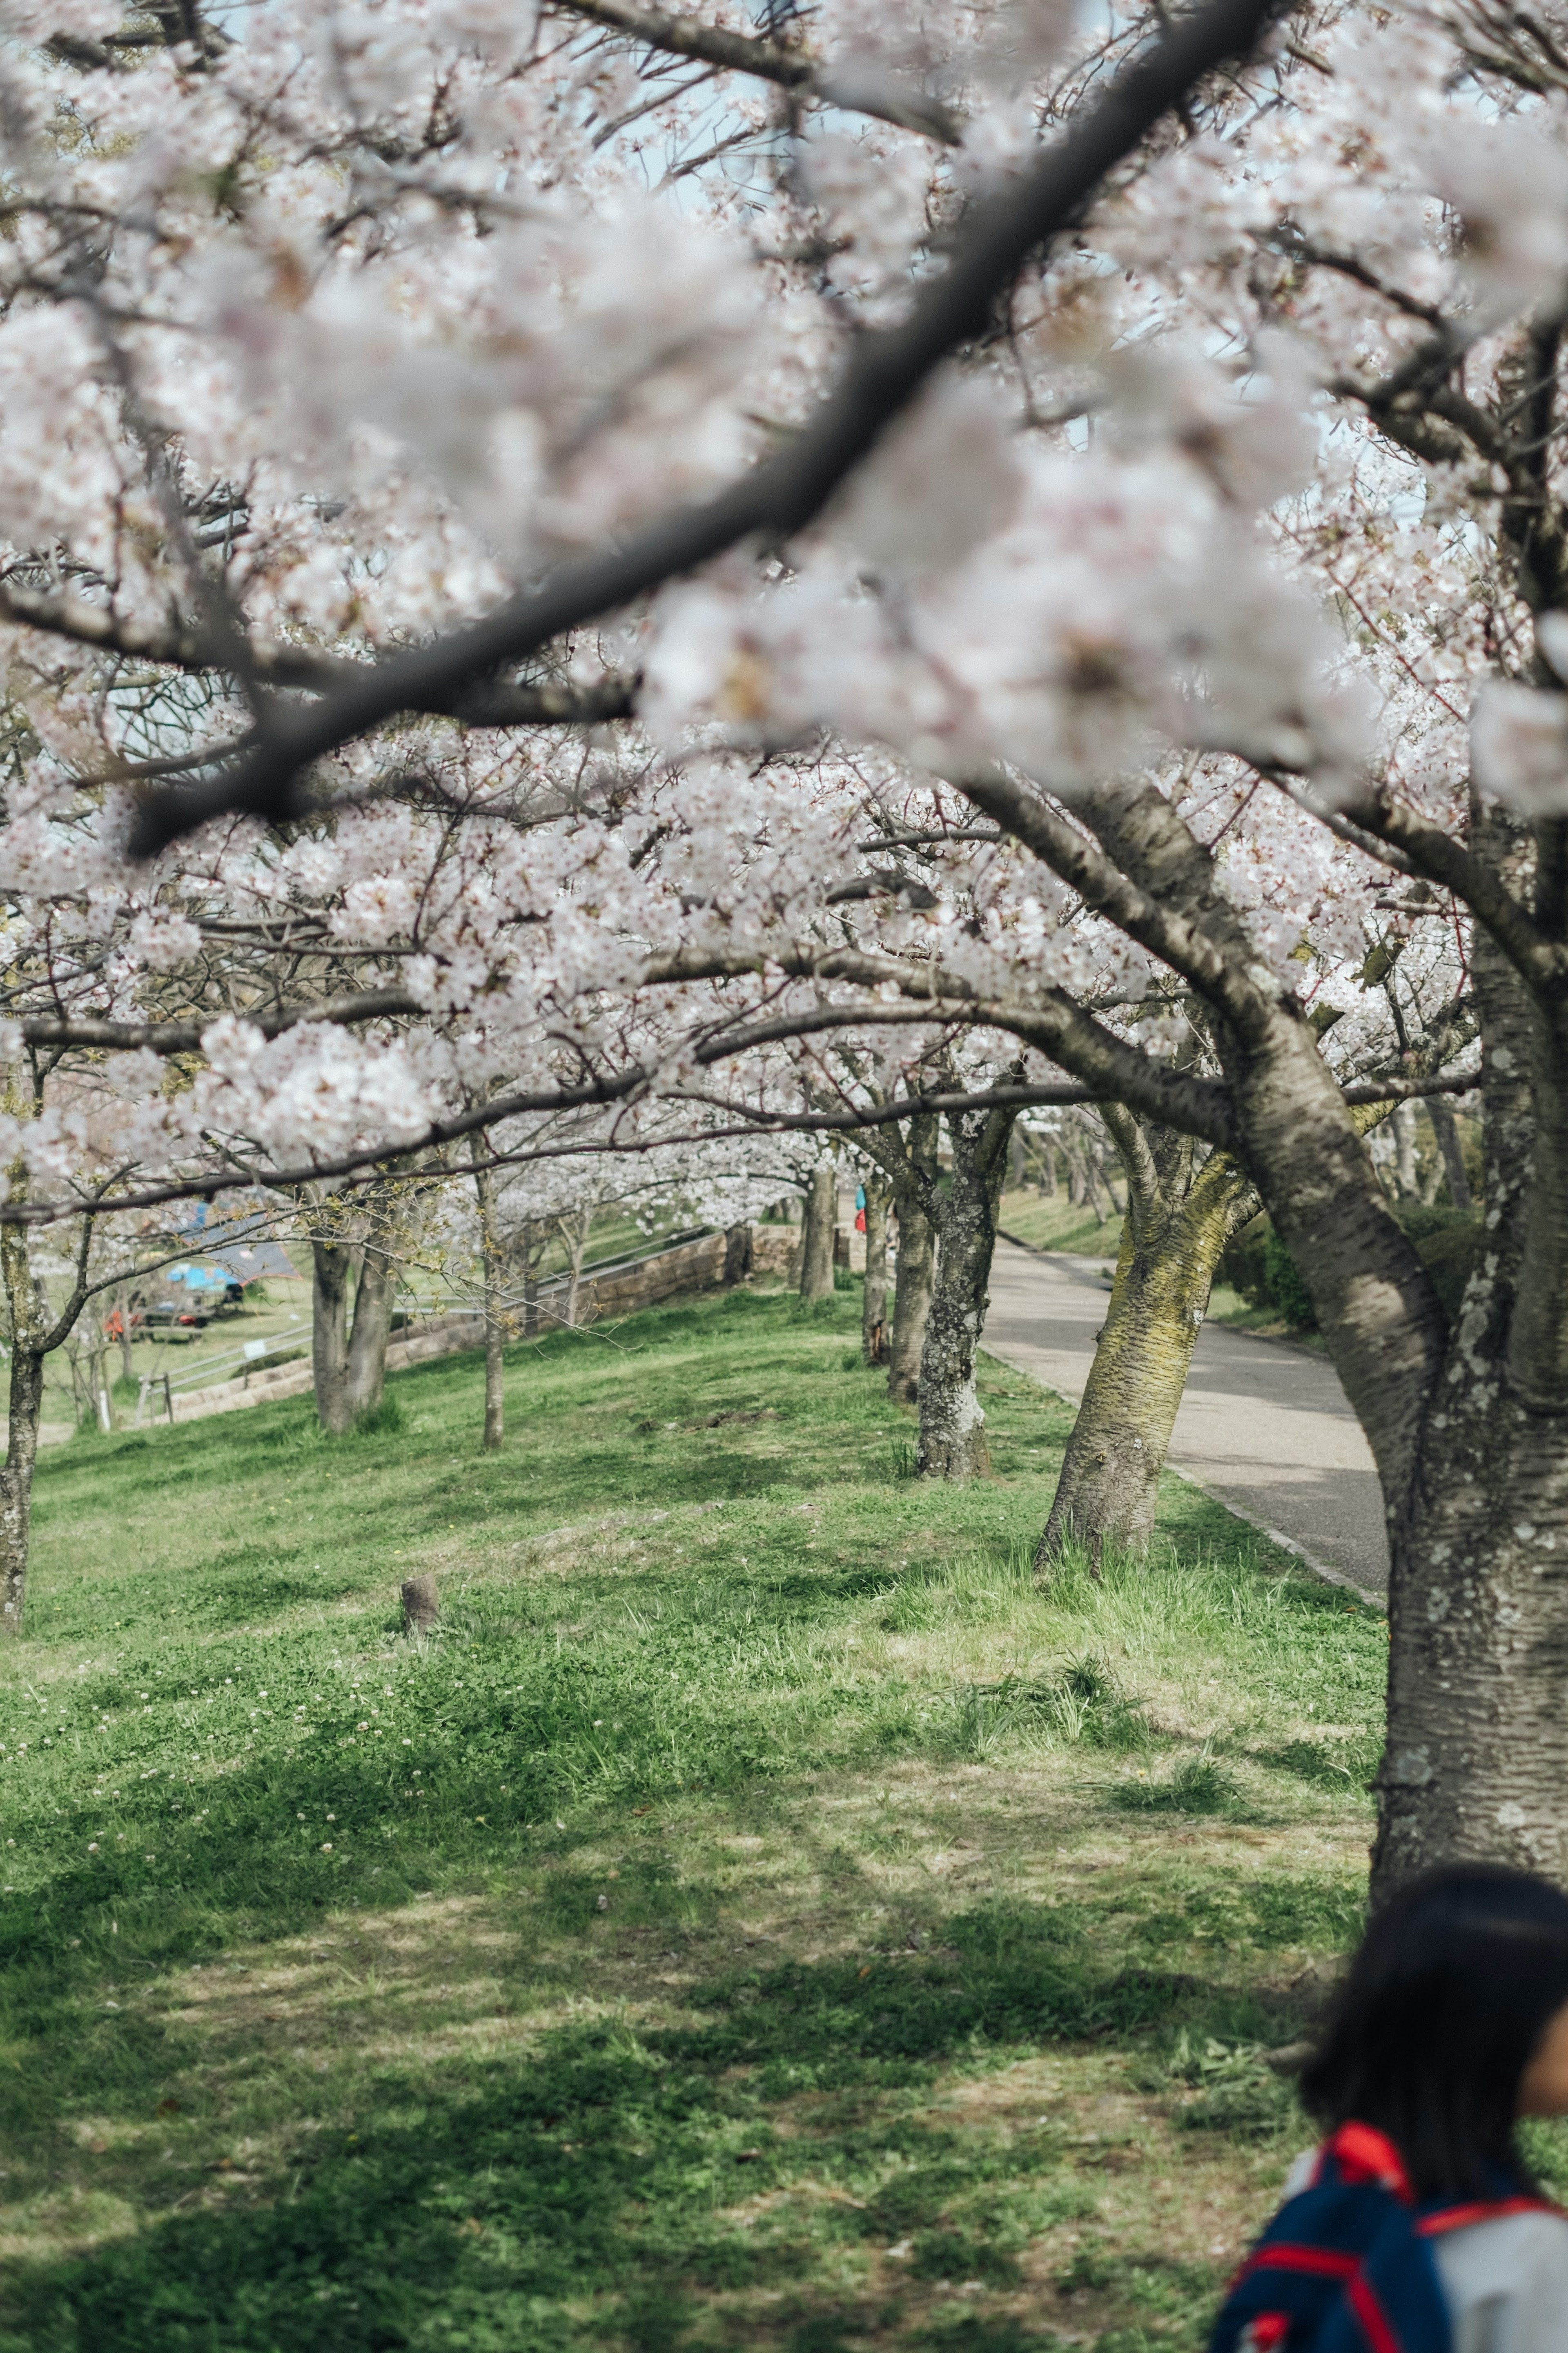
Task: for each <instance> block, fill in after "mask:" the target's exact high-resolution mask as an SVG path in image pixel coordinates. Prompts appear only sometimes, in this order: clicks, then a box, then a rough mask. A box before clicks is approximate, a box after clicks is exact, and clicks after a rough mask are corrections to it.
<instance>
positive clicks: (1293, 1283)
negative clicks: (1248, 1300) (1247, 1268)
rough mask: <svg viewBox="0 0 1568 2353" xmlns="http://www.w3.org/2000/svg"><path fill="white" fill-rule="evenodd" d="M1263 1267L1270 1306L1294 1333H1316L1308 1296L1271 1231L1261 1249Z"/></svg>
mask: <svg viewBox="0 0 1568 2353" xmlns="http://www.w3.org/2000/svg"><path fill="white" fill-rule="evenodd" d="M1263 1266H1264V1273H1265V1276H1266V1279H1267V1282H1268V1300H1269V1303H1270V1305H1272V1306H1274V1307H1277V1308H1278V1309H1279V1313H1280V1314H1281V1315H1282V1316H1283V1317H1284V1318H1285V1321H1286V1323H1287V1324H1289V1326H1290V1329H1291V1330H1292V1331H1293V1332H1315V1331H1316V1330H1317V1328H1318V1311H1317V1309H1316V1308H1315V1307H1314V1306H1313V1304H1312V1300H1311V1294H1310V1292H1309V1291H1308V1289H1307V1286H1306V1284H1305V1283H1304V1282H1302V1280H1301V1277H1300V1273H1299V1272H1298V1271H1297V1266H1296V1261H1295V1260H1294V1259H1293V1258H1292V1257H1291V1255H1290V1253H1289V1250H1287V1249H1286V1247H1285V1245H1284V1243H1283V1242H1282V1241H1281V1240H1280V1239H1279V1235H1278V1234H1277V1233H1275V1232H1274V1230H1273V1229H1272V1228H1270V1229H1269V1232H1268V1240H1267V1241H1266V1242H1265V1243H1264V1245H1263Z"/></svg>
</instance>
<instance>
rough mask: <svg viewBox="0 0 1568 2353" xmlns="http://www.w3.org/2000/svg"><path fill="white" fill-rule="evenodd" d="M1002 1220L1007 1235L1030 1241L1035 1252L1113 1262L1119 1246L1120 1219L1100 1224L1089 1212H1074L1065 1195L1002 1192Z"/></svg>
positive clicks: (1060, 1193)
mask: <svg viewBox="0 0 1568 2353" xmlns="http://www.w3.org/2000/svg"><path fill="white" fill-rule="evenodd" d="M1001 1219H1002V1223H1003V1225H1004V1226H1005V1228H1006V1229H1007V1231H1008V1232H1009V1233H1010V1234H1013V1235H1016V1238H1017V1240H1019V1241H1021V1242H1032V1243H1033V1244H1034V1246H1035V1248H1036V1249H1037V1250H1068V1251H1070V1252H1071V1253H1072V1254H1073V1255H1074V1256H1075V1257H1079V1258H1109V1259H1113V1258H1114V1257H1115V1256H1116V1253H1117V1251H1118V1250H1120V1249H1121V1218H1120V1216H1116V1217H1113V1218H1111V1219H1109V1220H1108V1221H1107V1222H1106V1223H1105V1224H1103V1225H1102V1224H1101V1223H1100V1219H1099V1218H1097V1217H1096V1216H1095V1214H1094V1212H1093V1210H1092V1209H1075V1208H1074V1207H1073V1205H1072V1203H1071V1202H1070V1201H1069V1200H1068V1197H1067V1195H1066V1193H1065V1192H1059V1193H1036V1192H1034V1191H1033V1190H1029V1189H1026V1190H1024V1191H1021V1192H1017V1193H1004V1195H1003V1196H1002V1212H1001Z"/></svg>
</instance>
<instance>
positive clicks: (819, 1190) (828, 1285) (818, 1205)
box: [800, 1161, 838, 1299]
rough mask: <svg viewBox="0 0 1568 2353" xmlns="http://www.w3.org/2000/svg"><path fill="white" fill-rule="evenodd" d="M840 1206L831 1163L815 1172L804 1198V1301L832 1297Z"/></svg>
mask: <svg viewBox="0 0 1568 2353" xmlns="http://www.w3.org/2000/svg"><path fill="white" fill-rule="evenodd" d="M837 1204H838V1179H837V1171H836V1170H835V1168H834V1166H833V1164H832V1163H831V1161H825V1162H824V1163H823V1164H822V1165H821V1166H819V1167H816V1168H814V1169H813V1170H812V1172H811V1184H810V1187H809V1189H808V1190H807V1193H806V1197H805V1240H804V1241H803V1243H802V1245H801V1253H800V1295H801V1297H802V1298H803V1299H831V1298H832V1296H833V1229H834V1225H835V1223H836V1221H837Z"/></svg>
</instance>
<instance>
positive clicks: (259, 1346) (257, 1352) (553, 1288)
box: [0, 1226, 721, 1429]
mask: <svg viewBox="0 0 1568 2353" xmlns="http://www.w3.org/2000/svg"><path fill="white" fill-rule="evenodd" d="M720 1230H721V1229H720V1228H719V1227H717V1226H693V1227H690V1228H689V1229H688V1230H686V1231H685V1232H682V1233H679V1234H671V1235H668V1236H667V1237H666V1238H665V1240H662V1241H657V1242H651V1243H650V1244H649V1245H648V1247H647V1250H632V1251H628V1252H625V1253H623V1255H622V1256H620V1257H619V1258H607V1259H595V1261H593V1262H592V1263H591V1264H587V1265H584V1266H583V1267H582V1268H581V1269H580V1270H579V1272H578V1277H577V1280H578V1282H580V1283H588V1282H595V1281H597V1280H598V1279H599V1278H600V1277H601V1276H604V1275H606V1274H624V1273H626V1272H627V1271H629V1270H630V1269H631V1268H633V1267H637V1266H646V1265H647V1264H648V1263H649V1261H651V1260H653V1259H656V1258H663V1257H665V1256H666V1255H667V1254H668V1252H669V1251H670V1250H684V1249H685V1248H686V1247H687V1246H688V1244H689V1243H691V1242H700V1241H706V1240H708V1239H709V1238H710V1236H711V1235H713V1234H716V1233H718V1232H720ZM571 1284H572V1276H571V1272H570V1271H569V1270H567V1271H563V1272H561V1273H559V1274H552V1275H547V1276H545V1277H544V1279H543V1280H542V1282H539V1283H538V1284H536V1285H535V1287H534V1291H533V1299H534V1303H535V1304H536V1305H538V1306H544V1303H545V1302H546V1301H547V1300H548V1299H549V1298H551V1297H553V1296H559V1294H560V1293H562V1292H563V1291H567V1290H570V1288H571ZM528 1295H529V1294H528V1293H527V1291H526V1290H522V1291H509V1292H503V1293H501V1294H500V1298H499V1300H498V1302H497V1304H498V1305H499V1306H500V1307H502V1308H509V1309H510V1308H521V1307H523V1306H525V1305H526V1304H527V1303H528ZM408 1296H409V1297H410V1298H411V1299H412V1300H413V1301H414V1302H415V1305H414V1308H413V1310H412V1312H410V1310H408V1309H399V1310H397V1313H398V1314H401V1315H403V1316H404V1318H405V1324H404V1332H405V1333H406V1332H407V1331H408V1330H409V1327H410V1326H416V1325H418V1324H421V1323H424V1322H427V1321H430V1322H433V1321H434V1320H435V1319H436V1318H437V1316H439V1315H444V1314H448V1313H449V1312H450V1311H451V1310H452V1309H453V1308H458V1309H461V1310H465V1311H466V1312H467V1313H468V1314H482V1312H483V1306H482V1302H481V1301H480V1300H479V1299H478V1298H477V1297H476V1296H475V1294H474V1293H473V1292H471V1291H455V1290H452V1289H450V1288H448V1287H443V1288H442V1289H439V1290H437V1291H434V1292H426V1293H424V1294H423V1296H421V1295H420V1294H418V1293H409V1294H408ZM545 1312H546V1314H548V1312H549V1311H548V1309H547V1308H546V1310H545ZM550 1320H551V1321H552V1322H559V1321H560V1318H559V1317H555V1316H552V1317H551V1318H550ZM309 1330H310V1324H309V1323H308V1322H307V1320H306V1318H305V1317H304V1316H302V1315H295V1316H292V1317H290V1319H289V1324H287V1325H286V1326H285V1328H284V1329H283V1330H282V1331H281V1332H274V1333H271V1334H270V1335H268V1337H267V1338H266V1339H261V1340H246V1341H243V1342H242V1343H241V1345H239V1346H238V1347H237V1348H226V1349H225V1350H223V1351H222V1353H221V1354H219V1355H217V1356H204V1357H202V1358H201V1360H200V1361H199V1363H196V1364H193V1365H192V1366H190V1368H189V1369H188V1371H185V1372H183V1373H178V1374H174V1373H145V1374H143V1375H142V1382H141V1388H140V1391H139V1393H138V1396H137V1399H136V1417H135V1420H134V1421H133V1422H132V1428H133V1429H137V1428H140V1426H141V1422H142V1415H143V1413H144V1412H145V1411H146V1409H147V1403H148V1400H149V1398H158V1397H162V1398H163V1408H164V1410H165V1412H166V1413H167V1415H168V1418H169V1419H170V1420H171V1421H173V1420H174V1399H175V1398H176V1397H179V1396H181V1395H183V1394H184V1393H186V1392H187V1391H191V1390H195V1389H203V1388H215V1387H216V1386H217V1385H218V1384H219V1383H220V1382H222V1381H223V1380H224V1379H225V1378H226V1377H232V1376H233V1375H234V1374H235V1373H237V1372H239V1371H241V1370H242V1369H248V1368H249V1367H250V1366H252V1365H258V1364H260V1363H262V1362H264V1361H265V1359H266V1358H267V1357H268V1356H269V1355H272V1354H273V1353H275V1352H277V1351H279V1350H281V1349H284V1348H292V1347H297V1346H298V1345H300V1341H301V1339H302V1338H303V1337H304V1336H305V1335H306V1334H307V1333H308V1332H309ZM398 1336H401V1335H398V1334H395V1335H394V1337H398ZM4 1353H5V1352H4V1350H3V1349H0V1355H3V1354H4Z"/></svg>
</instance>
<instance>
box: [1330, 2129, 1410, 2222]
mask: <svg viewBox="0 0 1568 2353" xmlns="http://www.w3.org/2000/svg"><path fill="white" fill-rule="evenodd" d="M1327 2158H1332V2159H1333V2161H1334V2163H1335V2165H1336V2166H1337V2167H1338V2168H1339V2171H1340V2178H1341V2179H1342V2181H1344V2182H1345V2183H1347V2184H1348V2185H1350V2186H1352V2187H1354V2186H1356V2185H1359V2184H1360V2183H1362V2182H1370V2183H1373V2185H1375V2187H1376V2188H1377V2189H1386V2190H1388V2191H1389V2192H1390V2194H1391V2195H1392V2196H1393V2197H1395V2198H1397V2199H1398V2200H1399V2202H1400V2204H1401V2205H1402V2206H1414V2205H1415V2189H1414V2187H1413V2185H1412V2183H1411V2179H1410V2176H1409V2174H1408V2173H1406V2171H1405V2159H1404V2158H1402V2157H1401V2156H1400V2154H1399V2151H1398V2150H1397V2149H1396V2148H1395V2147H1394V2143H1393V2142H1392V2141H1391V2140H1390V2139H1389V2137H1388V2136H1387V2134H1386V2133H1380V2132H1379V2131H1377V2130H1376V2128H1375V2127H1374V2126H1372V2125H1362V2124H1357V2123H1355V2122H1354V2120H1353V2119H1352V2122H1351V2123H1349V2124H1347V2125H1342V2126H1340V2128H1339V2130H1338V2132H1336V2133H1331V2134H1330V2136H1329V2137H1328V2139H1327V2140H1326V2141H1325V2142H1324V2143H1323V2146H1322V2147H1321V2149H1320V2150H1319V2152H1318V2170H1317V2174H1316V2176H1315V2179H1318V2180H1321V2179H1322V2172H1323V2166H1324V2162H1325V2160H1326V2159H1327Z"/></svg>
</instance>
